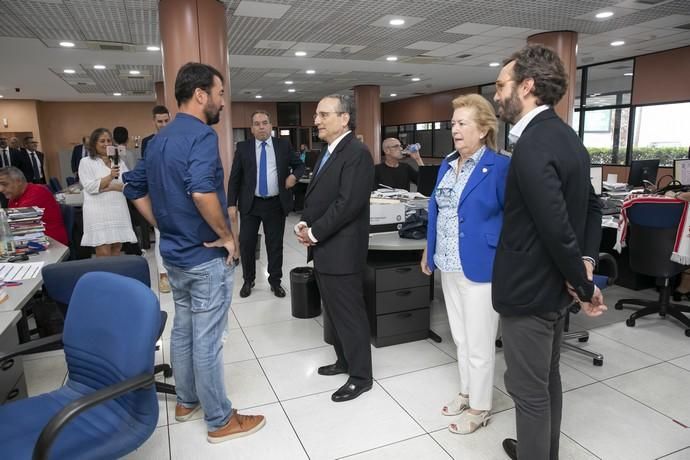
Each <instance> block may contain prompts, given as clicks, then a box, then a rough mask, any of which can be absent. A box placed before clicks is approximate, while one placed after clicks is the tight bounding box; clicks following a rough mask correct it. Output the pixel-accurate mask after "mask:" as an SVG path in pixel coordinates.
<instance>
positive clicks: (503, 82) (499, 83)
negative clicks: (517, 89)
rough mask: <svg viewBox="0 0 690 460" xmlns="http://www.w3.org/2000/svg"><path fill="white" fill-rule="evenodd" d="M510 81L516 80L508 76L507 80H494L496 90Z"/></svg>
mask: <svg viewBox="0 0 690 460" xmlns="http://www.w3.org/2000/svg"><path fill="white" fill-rule="evenodd" d="M511 81H516V80H513V79H512V78H509V79H508V80H496V91H498V90H500V89H503V87H504V86H505V85H507V84H508V83H510V82H511Z"/></svg>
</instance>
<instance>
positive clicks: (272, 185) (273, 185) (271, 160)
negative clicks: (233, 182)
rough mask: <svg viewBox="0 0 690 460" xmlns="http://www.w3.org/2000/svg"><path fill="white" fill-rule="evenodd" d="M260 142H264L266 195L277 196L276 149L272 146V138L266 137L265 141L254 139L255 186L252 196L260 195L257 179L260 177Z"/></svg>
mask: <svg viewBox="0 0 690 460" xmlns="http://www.w3.org/2000/svg"><path fill="white" fill-rule="evenodd" d="M261 142H266V177H267V179H268V195H266V197H272V196H278V193H280V192H279V190H278V165H277V162H276V151H275V149H274V148H273V139H272V138H270V137H269V138H268V139H266V140H265V141H260V140H258V139H254V151H255V152H256V188H255V189H254V196H261V193H259V181H260V180H261V178H260V177H259V174H260V172H261V168H260V165H261Z"/></svg>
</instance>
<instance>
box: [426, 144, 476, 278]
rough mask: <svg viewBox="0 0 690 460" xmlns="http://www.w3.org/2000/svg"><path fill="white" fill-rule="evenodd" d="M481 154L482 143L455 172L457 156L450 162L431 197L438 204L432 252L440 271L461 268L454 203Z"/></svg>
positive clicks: (458, 219) (459, 219)
mask: <svg viewBox="0 0 690 460" xmlns="http://www.w3.org/2000/svg"><path fill="white" fill-rule="evenodd" d="M483 155H484V147H483V146H482V147H480V148H479V150H477V151H476V152H475V153H474V154H473V155H472V156H471V157H470V158H468V159H467V160H465V162H464V163H463V165H462V167H460V171H459V172H458V171H457V169H458V163H459V161H460V157H458V158H457V159H455V160H453V161H452V162H450V168H448V171H446V174H444V176H443V179H441V182H439V183H438V187H436V192H435V197H436V204H437V205H438V221H437V223H436V234H437V237H436V252H435V253H434V265H436V267H438V269H439V270H441V271H444V272H461V271H462V264H461V263H460V238H462V237H463V236H464V235H463V234H462V225H461V224H462V217H460V216H459V211H458V205H459V204H460V198H461V197H462V192H463V190H465V185H467V181H468V180H469V178H470V176H471V175H472V171H474V168H475V166H477V164H479V160H481V159H482V156H483Z"/></svg>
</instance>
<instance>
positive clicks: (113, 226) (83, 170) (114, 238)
mask: <svg viewBox="0 0 690 460" xmlns="http://www.w3.org/2000/svg"><path fill="white" fill-rule="evenodd" d="M109 145H112V137H111V135H110V131H108V130H107V129H105V128H98V129H96V130H95V131H94V132H92V133H91V137H90V138H89V156H88V157H85V158H82V160H81V162H80V163H79V180H80V182H81V184H82V186H83V187H84V236H83V237H82V239H81V245H82V246H91V247H94V248H95V249H96V257H103V256H119V255H120V249H121V248H122V243H127V242H130V243H135V242H136V241H137V237H136V235H135V234H134V230H132V221H131V219H130V216H129V209H127V200H126V198H125V196H124V194H123V193H122V189H123V188H124V184H123V183H122V181H121V180H120V177H121V174H123V173H125V172H126V171H128V168H127V165H126V164H125V163H123V162H119V164H118V165H115V164H114V162H113V161H112V160H111V159H110V157H108V154H107V147H108V146H109Z"/></svg>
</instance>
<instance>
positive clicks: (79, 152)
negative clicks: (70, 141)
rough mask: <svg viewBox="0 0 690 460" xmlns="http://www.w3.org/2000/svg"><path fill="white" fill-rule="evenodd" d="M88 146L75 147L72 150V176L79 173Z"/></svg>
mask: <svg viewBox="0 0 690 460" xmlns="http://www.w3.org/2000/svg"><path fill="white" fill-rule="evenodd" d="M85 148H86V146H84V144H79V145H75V146H74V148H73V149H72V159H71V161H70V163H71V166H72V174H75V175H76V174H78V173H79V162H80V161H81V159H82V157H83V153H84V149H85Z"/></svg>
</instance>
